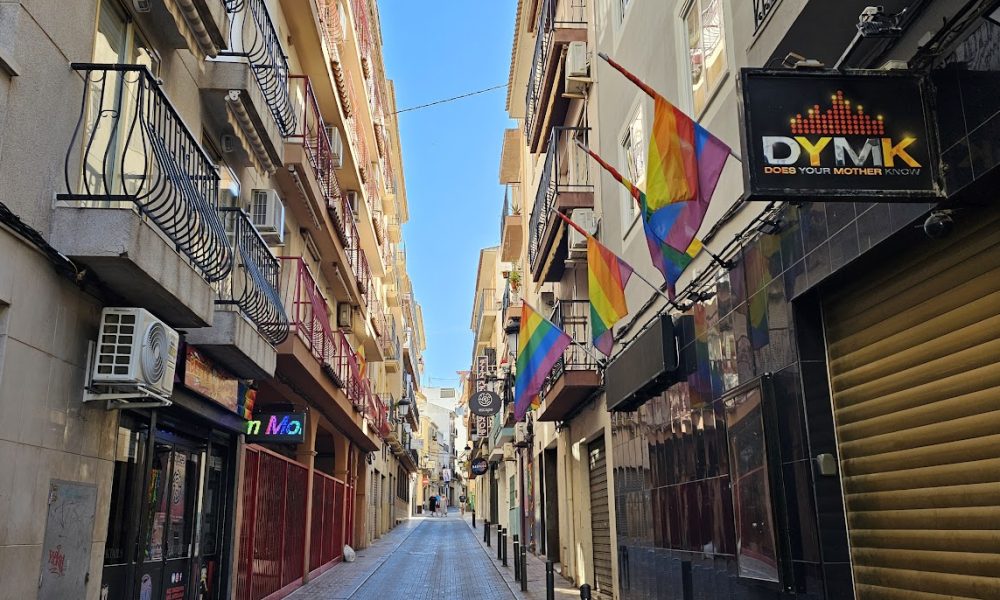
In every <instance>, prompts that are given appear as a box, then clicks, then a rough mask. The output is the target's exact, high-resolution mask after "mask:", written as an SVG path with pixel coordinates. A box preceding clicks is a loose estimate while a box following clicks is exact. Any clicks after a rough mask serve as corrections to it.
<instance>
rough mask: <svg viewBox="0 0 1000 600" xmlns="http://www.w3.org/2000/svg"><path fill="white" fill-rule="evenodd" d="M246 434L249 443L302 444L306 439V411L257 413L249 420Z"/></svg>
mask: <svg viewBox="0 0 1000 600" xmlns="http://www.w3.org/2000/svg"><path fill="white" fill-rule="evenodd" d="M246 436H247V438H246V441H247V443H251V444H278V443H281V444H301V443H303V442H304V441H305V439H306V413H304V412H297V413H289V412H279V413H265V414H259V415H256V418H254V419H251V420H249V421H247V424H246Z"/></svg>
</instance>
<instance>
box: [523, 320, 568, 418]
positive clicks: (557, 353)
mask: <svg viewBox="0 0 1000 600" xmlns="http://www.w3.org/2000/svg"><path fill="white" fill-rule="evenodd" d="M571 343H573V338H571V337H569V336H568V335H566V333H565V332H564V331H563V330H562V329H559V328H558V327H556V326H555V325H554V324H553V323H552V322H551V321H549V320H548V319H546V318H545V317H543V316H542V315H540V314H538V312H537V311H536V310H535V309H533V308H531V307H530V306H528V303H527V302H522V303H521V332H520V334H519V335H518V338H517V371H516V373H517V374H516V378H515V381H514V420H515V421H520V420H522V419H524V415H525V414H526V413H527V412H528V407H529V406H531V407H533V408H538V403H539V399H538V393H539V392H540V391H541V390H542V384H543V383H544V382H545V377H546V376H548V374H549V371H551V370H552V367H553V366H555V364H556V361H558V360H559V359H560V358H561V357H562V355H563V352H564V351H565V350H566V348H567V347H568V346H569V345H570V344H571Z"/></svg>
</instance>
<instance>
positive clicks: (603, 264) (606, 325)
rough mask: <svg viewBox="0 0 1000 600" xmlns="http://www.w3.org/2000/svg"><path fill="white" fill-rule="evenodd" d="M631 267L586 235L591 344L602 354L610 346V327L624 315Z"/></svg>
mask: <svg viewBox="0 0 1000 600" xmlns="http://www.w3.org/2000/svg"><path fill="white" fill-rule="evenodd" d="M631 276H632V267H630V266H629V265H628V264H627V263H626V262H625V261H623V260H622V259H620V258H618V256H617V255H616V254H615V253H614V252H612V251H611V250H608V249H607V248H606V247H605V246H604V245H603V244H601V243H600V242H598V241H597V239H596V238H595V237H594V236H592V235H588V236H587V281H588V283H589V284H590V285H589V289H590V330H591V334H592V336H593V339H594V347H595V348H597V349H598V350H600V351H601V353H603V354H604V355H605V356H611V350H612V349H613V348H614V343H615V340H614V332H613V330H612V329H611V328H612V327H614V325H615V323H617V322H618V321H619V320H620V319H621V318H622V317H624V316H625V315H627V314H628V306H627V305H626V304H625V286H626V285H627V284H628V280H629V278H630V277H631Z"/></svg>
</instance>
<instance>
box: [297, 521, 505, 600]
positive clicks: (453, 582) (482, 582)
mask: <svg viewBox="0 0 1000 600" xmlns="http://www.w3.org/2000/svg"><path fill="white" fill-rule="evenodd" d="M290 598H291V599H292V600H314V599H315V600H319V599H322V600H346V599H351V600H390V599H394V598H408V599H411V598H412V599H414V600H419V599H422V598H427V599H430V598H434V599H440V598H476V599H481V600H513V599H514V598H516V596H515V595H514V593H513V592H512V591H511V590H510V588H509V587H508V584H507V582H506V580H505V579H504V578H503V577H502V576H501V575H500V573H499V572H498V571H497V568H496V566H495V565H494V563H493V562H492V561H491V560H490V557H489V555H488V554H487V553H486V552H485V551H484V550H483V548H482V547H481V546H480V544H479V542H478V540H477V539H476V537H475V535H474V533H473V531H472V529H470V528H469V526H468V524H467V523H466V522H465V520H463V519H462V518H461V517H459V516H458V515H457V513H452V515H451V516H449V517H447V518H414V519H411V520H409V521H407V522H405V523H403V524H401V525H400V526H399V527H397V528H396V529H394V530H393V531H392V532H390V533H389V534H387V535H385V536H383V537H382V538H381V539H379V540H378V541H377V542H376V543H374V544H372V546H371V547H370V548H366V549H364V550H361V551H359V552H358V559H357V560H356V561H355V562H353V563H341V564H338V565H336V566H335V567H333V568H332V569H330V570H329V571H327V572H326V573H324V574H323V575H321V576H319V577H317V578H316V579H315V580H313V581H312V582H310V583H309V584H308V585H306V586H305V587H303V588H302V589H300V590H298V591H297V592H295V593H294V594H292V595H291V596H290Z"/></svg>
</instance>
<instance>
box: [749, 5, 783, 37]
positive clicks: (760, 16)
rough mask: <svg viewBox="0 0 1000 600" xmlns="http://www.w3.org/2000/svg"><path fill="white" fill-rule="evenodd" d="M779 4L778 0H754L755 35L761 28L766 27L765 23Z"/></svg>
mask: <svg viewBox="0 0 1000 600" xmlns="http://www.w3.org/2000/svg"><path fill="white" fill-rule="evenodd" d="M776 4H778V0H753V32H754V35H756V34H757V32H758V31H760V28H761V27H762V26H763V25H764V21H766V20H767V16H768V15H769V14H771V9H773V8H774V7H775V5H776Z"/></svg>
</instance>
